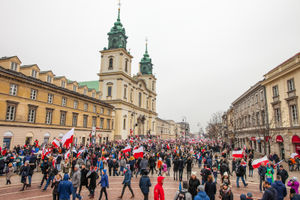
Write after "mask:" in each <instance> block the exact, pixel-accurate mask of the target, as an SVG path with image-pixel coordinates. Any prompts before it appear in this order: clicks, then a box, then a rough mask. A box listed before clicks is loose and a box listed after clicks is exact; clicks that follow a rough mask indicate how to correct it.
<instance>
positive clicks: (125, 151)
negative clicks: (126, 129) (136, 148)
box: [122, 144, 131, 153]
mask: <svg viewBox="0 0 300 200" xmlns="http://www.w3.org/2000/svg"><path fill="white" fill-rule="evenodd" d="M130 151H131V146H130V145H129V144H127V146H126V147H125V148H124V149H122V152H123V153H127V152H130Z"/></svg>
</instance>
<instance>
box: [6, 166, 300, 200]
mask: <svg viewBox="0 0 300 200" xmlns="http://www.w3.org/2000/svg"><path fill="white" fill-rule="evenodd" d="M193 171H196V172H197V175H198V177H199V176H200V175H199V174H200V170H199V169H198V168H196V167H194V168H193ZM289 174H290V178H291V177H293V176H297V175H298V177H299V172H293V173H289ZM156 177H157V176H156V175H155V176H150V178H151V183H152V187H151V192H150V195H149V197H150V198H149V199H153V188H154V186H155V184H156V183H157V181H156ZM41 178H42V176H41V173H37V172H36V173H35V174H34V175H33V180H32V186H31V188H30V189H28V190H25V191H19V190H20V189H21V186H22V185H21V183H20V177H19V176H13V177H12V185H5V177H4V176H2V177H1V178H0V199H1V200H2V199H3V200H29V199H39V200H50V199H52V189H51V188H50V187H48V189H47V191H42V190H41V189H40V188H39V187H38V186H39V184H40V181H41ZM218 178H219V177H218ZM184 179H186V175H184ZM122 180H123V177H122V176H119V177H109V184H110V187H109V189H108V196H109V197H108V199H110V200H115V199H118V197H119V196H120V194H121V190H122V185H121V182H122ZM138 181H139V177H138V178H135V177H134V178H132V189H133V191H134V193H135V198H134V199H136V200H142V199H143V197H142V193H141V191H140V189H139V186H138ZM218 182H219V181H218ZM247 182H248V186H247V187H246V188H244V187H243V185H242V183H241V181H240V188H239V189H238V188H237V187H236V181H235V176H233V177H231V184H232V189H233V194H234V199H239V196H240V195H241V194H243V193H247V192H252V193H253V196H254V199H260V198H261V197H262V193H260V192H259V189H258V187H259V182H258V178H257V170H255V171H254V177H253V178H249V177H248V178H247ZM178 186H179V183H178V182H176V181H174V180H173V177H166V178H165V182H164V186H163V187H164V191H165V196H166V200H172V199H174V195H175V192H176V191H177V190H178ZM99 192H100V187H99V186H98V187H97V188H96V192H95V199H98V198H99ZM288 193H289V190H288ZM82 195H83V199H89V197H88V190H87V189H86V188H84V189H83V191H82ZM130 197H131V194H130V192H129V190H128V189H126V191H125V195H124V197H123V199H125V200H127V199H129V198H130ZM216 197H218V192H217V195H216ZM102 199H104V198H103V197H102ZM217 199H218V198H217ZM285 199H289V198H288V197H286V198H285Z"/></svg>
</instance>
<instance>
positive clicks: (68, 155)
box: [65, 149, 70, 160]
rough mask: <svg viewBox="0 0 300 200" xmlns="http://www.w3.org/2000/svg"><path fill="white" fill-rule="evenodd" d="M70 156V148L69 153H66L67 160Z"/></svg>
mask: <svg viewBox="0 0 300 200" xmlns="http://www.w3.org/2000/svg"><path fill="white" fill-rule="evenodd" d="M69 157H70V149H69V151H67V153H65V160H66V159H67V158H69Z"/></svg>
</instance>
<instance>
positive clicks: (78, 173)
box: [0, 139, 300, 200]
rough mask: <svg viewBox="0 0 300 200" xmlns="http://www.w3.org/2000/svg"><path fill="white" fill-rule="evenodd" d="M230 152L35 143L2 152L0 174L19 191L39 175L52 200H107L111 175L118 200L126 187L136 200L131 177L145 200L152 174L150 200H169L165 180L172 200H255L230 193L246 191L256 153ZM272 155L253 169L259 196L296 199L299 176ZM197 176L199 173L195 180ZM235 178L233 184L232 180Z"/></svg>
mask: <svg viewBox="0 0 300 200" xmlns="http://www.w3.org/2000/svg"><path fill="white" fill-rule="evenodd" d="M128 146H129V148H128ZM140 147H143V148H142V149H143V152H142V154H140V153H139V154H138V155H136V154H135V153H134V151H135V149H139V148H140ZM231 150H233V149H232V146H229V145H227V144H225V143H222V142H203V141H201V142H200V141H199V142H195V141H190V142H189V143H185V141H181V140H178V141H174V140H173V141H171V140H165V141H162V140H157V141H155V140H154V141H152V139H151V140H150V139H143V140H141V139H135V140H131V139H128V140H123V141H117V142H109V143H106V144H89V145H74V146H71V147H69V148H65V147H63V146H60V147H55V146H53V145H44V146H43V147H40V146H39V145H38V141H35V142H34V145H24V146H17V147H14V149H13V150H8V149H3V150H1V158H0V174H1V173H2V174H5V175H6V184H11V180H10V179H11V177H12V176H13V175H14V173H17V174H19V175H20V177H21V183H22V185H23V186H22V188H21V189H20V190H21V191H24V190H26V189H28V188H30V187H31V180H32V177H33V175H34V173H36V172H41V173H42V174H43V176H42V179H41V182H40V185H39V187H40V188H41V189H42V190H43V191H46V190H47V189H48V188H51V189H52V196H53V200H65V199H71V197H72V199H73V200H75V199H82V196H81V191H82V189H83V188H87V190H88V192H89V198H91V199H93V198H94V197H95V196H97V197H98V199H99V200H100V199H102V198H105V199H106V200H107V199H109V195H108V192H107V190H108V188H109V186H110V184H109V180H110V177H111V176H123V181H122V191H121V194H120V196H119V198H120V199H122V198H123V197H124V193H125V191H126V188H128V190H129V192H130V193H131V198H132V199H133V198H135V194H134V191H133V190H132V187H131V180H132V178H134V177H135V178H139V181H138V182H139V188H140V191H141V193H142V195H143V197H144V200H148V199H149V193H150V187H151V186H152V183H151V180H150V177H149V176H153V175H155V176H156V175H157V183H156V185H155V186H154V194H153V196H154V200H165V199H167V198H166V197H165V195H164V188H163V184H164V179H165V177H172V179H174V181H178V182H179V190H178V192H176V194H175V196H174V200H184V199H185V200H215V199H218V198H219V199H221V200H232V199H234V198H235V199H237V198H240V199H248V200H249V199H253V195H252V193H251V191H249V192H248V193H247V194H242V195H241V196H235V195H234V193H233V192H232V188H233V187H237V188H239V187H240V180H241V181H242V183H243V186H244V187H245V188H247V186H248V184H247V183H246V180H247V168H248V176H249V177H253V170H254V168H253V166H252V162H253V160H254V151H253V150H251V149H247V148H245V149H244V155H243V157H241V158H232V156H231V154H230V152H231ZM237 150H240V149H237ZM276 156H277V155H276V154H274V155H272V158H270V157H269V162H268V164H266V165H265V164H264V163H262V164H261V165H260V166H259V168H258V170H257V171H258V177H259V182H260V184H259V188H258V189H259V190H260V191H261V192H262V193H263V194H262V198H261V199H262V200H269V199H278V200H283V199H284V198H285V197H286V196H287V195H288V190H287V188H286V186H288V187H290V192H289V193H290V194H289V197H290V199H292V200H297V199H300V196H299V194H298V193H299V190H298V188H299V182H298V180H297V177H292V178H290V179H289V173H288V171H287V170H286V169H284V167H283V165H281V162H280V161H279V159H278V158H277V157H276ZM296 160H297V159H296ZM230 161H231V162H230ZM290 170H291V168H290ZM293 170H294V169H293ZM196 171H200V174H199V173H198V174H199V176H198V174H197V172H196ZM234 173H235V175H236V183H235V185H233V183H232V182H231V179H230V177H231V176H233V174H234ZM287 180H288V181H287ZM217 182H218V186H217ZM286 182H287V185H286ZM120 185H121V183H120ZM97 186H99V187H100V194H99V195H97V194H95V190H96V188H97ZM168 199H170V198H168Z"/></svg>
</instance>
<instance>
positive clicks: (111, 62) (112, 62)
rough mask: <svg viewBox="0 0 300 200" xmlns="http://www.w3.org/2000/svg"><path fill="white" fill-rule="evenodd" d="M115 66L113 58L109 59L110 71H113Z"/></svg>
mask: <svg viewBox="0 0 300 200" xmlns="http://www.w3.org/2000/svg"><path fill="white" fill-rule="evenodd" d="M113 64H114V60H113V58H110V59H109V65H108V70H112V69H113Z"/></svg>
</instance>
